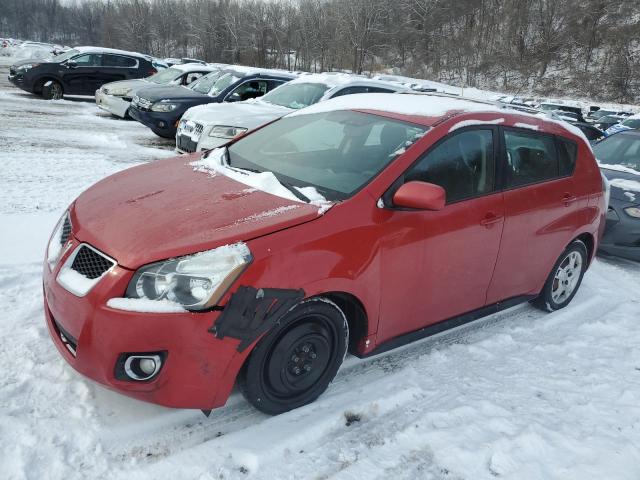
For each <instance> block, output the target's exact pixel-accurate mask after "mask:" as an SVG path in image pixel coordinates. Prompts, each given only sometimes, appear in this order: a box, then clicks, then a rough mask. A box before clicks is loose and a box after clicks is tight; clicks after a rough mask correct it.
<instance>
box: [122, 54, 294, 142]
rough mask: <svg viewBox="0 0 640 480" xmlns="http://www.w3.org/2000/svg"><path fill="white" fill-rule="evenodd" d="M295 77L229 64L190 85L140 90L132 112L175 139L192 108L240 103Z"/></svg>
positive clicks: (157, 133) (135, 97) (289, 74)
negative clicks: (185, 115)
mask: <svg viewBox="0 0 640 480" xmlns="http://www.w3.org/2000/svg"><path fill="white" fill-rule="evenodd" d="M294 78H296V75H295V74H293V73H289V72H284V71H280V70H266V69H259V68H247V67H238V66H234V67H229V68H227V69H225V70H221V71H220V72H217V73H215V74H212V75H207V76H206V77H203V78H202V79H200V80H199V81H198V82H197V83H195V84H193V85H192V86H191V88H185V87H180V86H156V87H148V88H144V89H142V90H140V91H139V92H138V94H137V95H135V96H134V97H133V101H132V102H131V108H130V109H129V112H130V115H131V117H132V118H134V119H135V120H137V121H139V122H140V123H142V124H143V125H146V126H147V127H149V128H150V129H151V130H152V131H153V133H155V134H156V135H159V136H161V137H165V138H175V136H176V131H177V127H178V121H179V120H180V118H181V117H182V115H183V114H184V112H186V111H187V110H188V109H189V108H191V107H195V106H196V105H204V104H207V103H221V102H239V101H242V100H248V99H250V98H258V97H261V96H262V95H264V94H265V93H267V92H270V91H271V90H273V89H274V88H276V87H278V86H280V85H282V84H284V83H286V82H288V81H290V80H293V79H294Z"/></svg>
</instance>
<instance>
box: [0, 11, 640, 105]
mask: <svg viewBox="0 0 640 480" xmlns="http://www.w3.org/2000/svg"><path fill="white" fill-rule="evenodd" d="M2 36H10V37H17V38H21V39H29V40H36V41H38V40H39V41H47V42H57V43H61V44H65V45H100V46H105V47H114V48H122V49H127V50H135V51H140V52H145V53H149V54H152V55H156V56H160V57H168V56H172V57H176V56H177V57H196V58H201V59H204V60H207V61H211V62H221V63H239V64H245V65H255V66H261V67H274V68H285V69H289V70H305V71H329V70H345V71H353V72H356V73H371V72H376V71H383V70H384V71H392V72H394V73H399V74H403V75H408V76H414V77H419V78H427V79H431V80H438V81H443V82H446V83H450V84H453V85H458V86H471V87H479V88H491V89H497V90H501V91H507V92H512V93H514V92H520V93H522V94H539V95H545V96H559V95H563V94H565V95H566V94H572V95H579V96H584V97H591V98H596V99H600V100H611V101H621V102H630V101H635V100H637V99H638V97H640V92H639V91H638V86H639V83H640V82H639V81H638V78H639V73H640V46H639V41H640V3H639V2H635V1H628V0H456V1H451V0H82V1H80V0H75V1H73V0H66V1H65V0H0V37H2Z"/></svg>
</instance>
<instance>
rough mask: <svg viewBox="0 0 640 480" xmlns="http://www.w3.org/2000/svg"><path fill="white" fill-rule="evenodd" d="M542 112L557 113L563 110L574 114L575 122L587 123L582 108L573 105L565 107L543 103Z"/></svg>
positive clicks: (560, 104) (563, 105)
mask: <svg viewBox="0 0 640 480" xmlns="http://www.w3.org/2000/svg"><path fill="white" fill-rule="evenodd" d="M539 108H540V110H544V111H557V110H562V111H565V112H568V113H573V114H574V115H575V117H572V118H573V119H574V120H575V121H578V122H585V121H586V120H585V119H584V117H583V116H582V109H581V108H580V107H574V106H571V105H565V104H563V103H551V102H542V103H541V104H540V107H539Z"/></svg>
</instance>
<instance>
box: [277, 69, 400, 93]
mask: <svg viewBox="0 0 640 480" xmlns="http://www.w3.org/2000/svg"><path fill="white" fill-rule="evenodd" d="M291 83H294V84H295V83H321V84H323V85H326V86H327V87H329V88H330V89H331V88H335V87H342V86H345V85H349V84H358V85H369V86H385V87H388V88H391V89H393V90H396V91H400V90H404V89H405V88H404V87H402V86H399V85H398V84H397V83H390V82H384V81H382V80H373V79H370V78H367V77H364V76H361V75H353V74H350V73H340V72H336V73H330V72H327V73H308V74H302V75H300V76H299V77H298V78H296V79H295V80H292V81H291V82H290V84H291Z"/></svg>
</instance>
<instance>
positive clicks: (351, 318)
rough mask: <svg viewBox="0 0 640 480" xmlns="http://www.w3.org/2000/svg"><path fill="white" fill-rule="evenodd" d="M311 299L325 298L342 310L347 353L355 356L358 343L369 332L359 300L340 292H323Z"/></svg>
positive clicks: (363, 309) (362, 306)
mask: <svg viewBox="0 0 640 480" xmlns="http://www.w3.org/2000/svg"><path fill="white" fill-rule="evenodd" d="M311 298H326V299H327V300H330V301H332V302H333V303H335V304H336V305H337V306H338V307H339V308H340V310H342V313H344V315H345V317H346V318H347V325H348V326H349V347H348V348H349V353H351V354H357V353H358V348H359V346H360V341H361V340H362V339H363V338H364V337H366V336H367V334H368V332H369V322H368V318H367V313H366V310H365V308H364V305H363V303H362V302H361V301H360V299H358V297H356V296H355V295H353V294H351V293H347V292H341V291H333V292H325V293H321V294H317V295H314V296H313V297H311Z"/></svg>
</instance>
